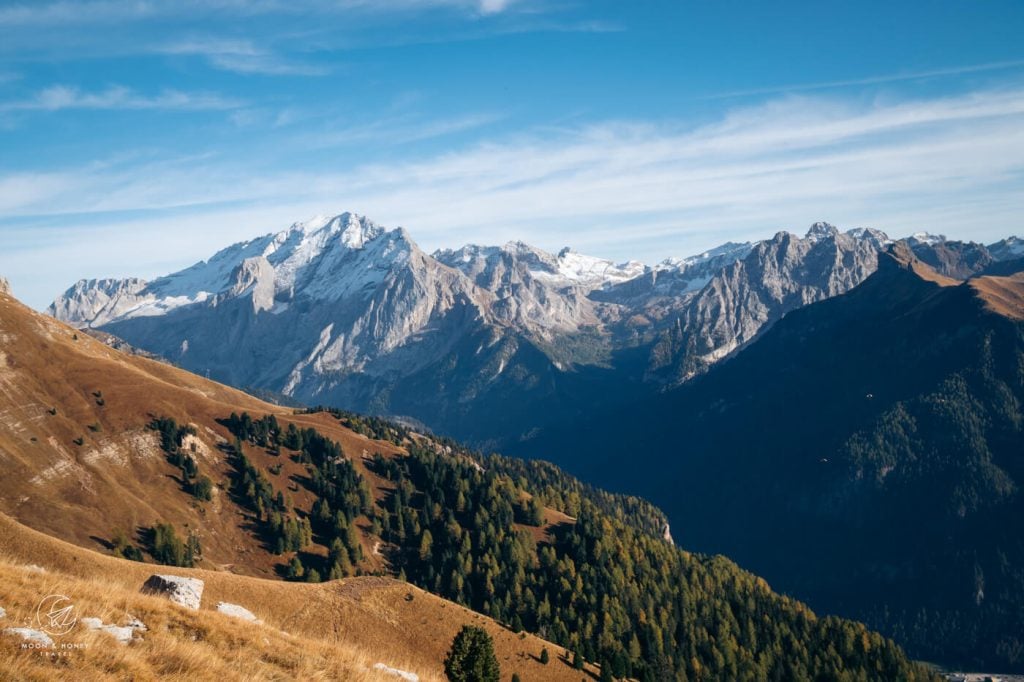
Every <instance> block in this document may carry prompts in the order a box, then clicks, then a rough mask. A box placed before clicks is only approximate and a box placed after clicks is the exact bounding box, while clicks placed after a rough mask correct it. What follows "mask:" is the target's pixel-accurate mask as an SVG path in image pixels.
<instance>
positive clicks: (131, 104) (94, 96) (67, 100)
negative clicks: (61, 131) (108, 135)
mask: <svg viewBox="0 0 1024 682" xmlns="http://www.w3.org/2000/svg"><path fill="white" fill-rule="evenodd" d="M241 105H242V103H241V102H240V101H238V100H234V99H229V98H225V97H222V96H220V95H217V94H214V93H204V92H199V93H196V92H182V91H180V90H170V89H166V90H161V91H160V92H158V93H156V94H152V95H146V94H142V93H139V92H136V91H135V90H132V89H131V88H126V87H123V86H119V85H113V86H110V87H108V88H106V89H105V90H100V91H97V92H88V91H83V90H81V89H79V88H77V87H73V86H67V85H54V86H51V87H48V88H45V89H43V90H40V91H39V92H37V93H36V94H35V95H33V96H31V97H29V98H26V99H20V100H9V101H4V102H0V112H24V111H60V110H63V109H109V110H143V109H154V110H191V111H201V110H218V109H233V108H236V107H239V106H241Z"/></svg>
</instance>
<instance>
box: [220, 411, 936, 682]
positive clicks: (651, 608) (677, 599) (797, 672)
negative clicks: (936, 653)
mask: <svg viewBox="0 0 1024 682" xmlns="http://www.w3.org/2000/svg"><path fill="white" fill-rule="evenodd" d="M341 419H342V420H343V421H344V422H345V423H347V424H349V425H353V426H355V425H358V428H359V429H360V430H365V431H367V432H370V433H372V434H374V435H376V436H378V437H381V436H384V437H387V436H391V437H395V438H397V439H401V442H403V443H405V446H406V450H407V453H408V454H406V455H405V456H399V457H385V456H383V455H381V454H374V455H373V456H372V457H371V458H370V459H369V461H368V462H367V467H368V469H369V470H370V471H371V472H373V473H374V474H375V475H377V476H379V477H381V478H382V479H384V480H385V481H387V483H386V484H385V485H386V486H387V487H388V491H387V493H386V494H385V495H383V496H381V497H380V498H378V502H377V503H376V504H374V503H372V502H371V500H373V496H372V495H369V494H368V493H367V489H366V484H365V481H364V479H362V478H361V477H360V476H359V475H358V474H356V473H355V472H354V470H353V469H352V467H351V466H349V465H347V463H346V462H345V460H344V457H343V455H342V453H341V452H340V451H339V450H335V449H333V448H332V447H331V446H330V444H329V443H324V442H322V441H321V440H320V439H319V437H318V435H317V434H316V432H315V431H311V430H305V431H303V430H297V429H294V428H287V429H285V428H282V427H281V425H280V422H279V421H278V420H277V418H276V417H274V416H272V415H271V416H269V417H265V418H259V419H254V418H252V417H251V416H250V415H248V414H247V413H245V414H242V415H232V416H231V417H230V418H229V419H228V420H227V422H226V423H227V424H228V426H229V428H230V429H231V430H232V432H233V433H234V434H235V436H236V439H237V440H236V442H235V445H234V446H233V449H234V450H235V451H236V452H242V451H245V450H247V449H248V447H249V446H250V445H252V446H255V448H256V450H257V452H258V453H259V454H253V455H251V456H250V457H239V456H237V455H236V459H237V466H238V469H239V474H240V476H241V478H239V479H238V486H239V490H241V489H242V488H245V492H244V493H243V499H244V500H245V504H246V505H247V506H248V507H249V508H250V509H252V510H255V511H256V512H257V517H256V518H257V520H258V521H259V522H260V525H259V528H260V532H261V533H262V534H263V537H264V539H265V540H266V542H267V543H268V546H272V547H276V549H275V551H280V553H282V554H286V553H288V550H289V549H295V550H302V551H300V552H299V553H298V554H297V555H296V556H295V557H293V558H292V559H291V562H290V564H289V567H288V569H287V573H286V575H288V576H289V577H291V578H302V577H303V576H307V577H308V575H309V572H310V571H315V572H316V575H317V578H316V580H319V579H320V576H323V575H328V576H331V577H338V576H342V575H345V574H346V572H348V571H351V567H352V563H351V562H353V561H357V560H358V559H359V558H361V557H360V556H359V553H358V550H357V549H354V548H356V547H358V544H357V541H355V540H352V539H349V536H350V534H351V533H352V528H353V524H355V523H358V522H360V521H362V520H363V519H366V520H367V521H368V522H369V523H370V532H371V534H372V535H373V536H374V537H379V538H380V539H381V541H382V543H383V544H382V545H381V548H382V549H381V550H380V551H382V552H383V553H384V554H385V556H386V557H387V559H388V570H389V571H391V572H393V573H394V572H397V573H398V575H399V576H400V577H401V578H403V579H406V580H409V581H410V582H412V583H414V584H416V585H418V586H420V587H422V588H424V589H427V590H430V591H432V592H434V593H436V594H439V595H441V596H444V597H446V598H448V599H452V600H454V601H456V602H458V603H461V604H465V605H466V606H469V607H470V608H472V609H474V610H476V611H479V612H481V613H484V614H485V615H488V616H491V617H492V618H494V619H495V620H497V621H498V622H501V623H506V624H508V625H509V627H511V628H512V630H513V631H516V632H518V631H520V630H527V631H530V632H533V633H536V634H538V635H540V636H541V637H543V638H545V639H549V640H551V641H552V642H554V643H556V644H558V645H560V646H562V647H565V648H566V649H567V650H568V651H570V652H572V659H573V660H574V661H575V660H576V659H580V660H586V661H592V662H597V663H599V664H600V666H601V669H602V670H609V671H611V674H612V675H613V676H614V677H616V678H624V677H629V678H637V679H642V680H665V679H682V680H686V679H704V678H706V679H737V680H740V679H748V680H764V679H779V680H788V679H802V678H808V679H810V678H816V677H821V676H824V677H826V678H837V679H842V678H843V677H844V676H849V678H850V679H870V678H872V677H873V676H875V675H880V676H881V677H883V678H885V679H890V678H908V679H921V678H926V677H928V676H929V675H930V673H928V671H927V670H926V669H924V668H919V667H915V666H914V665H912V664H910V663H908V662H907V661H906V659H905V658H904V657H903V654H902V652H900V650H899V649H898V648H897V647H896V646H895V645H894V644H892V642H891V641H887V640H885V639H884V638H881V637H879V636H878V635H876V634H873V633H870V632H868V631H867V630H865V629H864V628H863V627H862V626H860V625H859V624H856V623H853V622H850V621H843V620H841V619H837V618H832V617H827V618H818V617H816V616H815V615H814V614H813V613H812V612H811V611H809V610H808V609H807V608H806V607H805V606H803V605H802V604H801V603H799V602H797V601H794V600H791V599H788V598H785V597H781V596H779V595H777V594H775V593H774V592H772V591H771V589H770V588H769V587H768V585H767V583H765V582H764V581H763V580H760V579H758V578H756V577H755V576H753V575H751V574H749V573H747V572H745V571H743V570H741V569H739V568H738V567H737V566H736V565H735V564H733V563H732V562H730V561H729V560H727V559H725V558H724V557H706V556H702V555H696V554H691V553H689V552H685V551H683V550H680V549H678V548H676V547H675V546H674V545H673V544H672V543H671V542H669V541H667V540H666V539H665V538H664V537H663V535H664V531H665V523H664V517H663V515H662V514H661V513H660V512H659V511H658V510H657V509H655V508H653V507H651V506H650V505H649V504H647V503H645V502H643V501H641V500H638V499H636V498H629V497H624V496H621V495H611V494H608V493H604V492H602V491H599V490H596V489H594V488H591V487H589V486H584V485H582V484H580V483H579V482H578V481H576V480H575V479H573V478H571V477H569V476H567V475H565V474H564V473H562V472H561V471H559V470H558V469H557V468H555V467H553V466H551V465H547V464H543V463H532V462H531V463H527V462H523V461H521V460H513V459H508V458H503V457H499V456H489V457H488V456H481V455H474V454H472V453H469V452H468V451H466V450H464V449H462V448H460V447H459V446H457V445H456V444H454V443H452V442H451V441H438V440H434V439H433V438H429V437H425V436H422V435H418V434H411V433H410V434H408V436H407V437H406V438H403V437H402V434H403V430H402V429H401V427H398V426H394V425H387V424H386V423H385V422H380V421H378V422H376V425H371V424H369V423H368V422H366V421H364V420H361V419H360V418H358V417H355V416H353V415H347V414H346V415H341ZM292 450H294V451H296V453H297V455H296V456H297V457H298V458H299V459H300V461H303V462H306V463H307V464H308V465H309V470H310V485H311V488H312V489H313V490H315V491H316V493H317V495H316V500H315V501H314V503H313V506H312V507H311V509H310V510H309V514H308V518H309V519H310V520H311V525H310V528H309V530H303V527H304V526H303V523H304V522H303V521H302V520H300V519H301V517H300V516H294V517H293V516H292V514H294V513H295V512H297V511H298V510H293V509H291V508H289V507H288V505H287V503H285V502H283V501H282V502H278V501H277V500H278V499H279V498H278V497H277V496H276V495H275V491H274V488H273V485H272V484H271V483H269V481H268V480H267V479H266V478H265V477H264V476H263V475H262V474H261V473H260V470H259V467H258V465H256V464H254V463H253V462H258V461H260V460H264V459H265V458H267V457H270V458H278V457H281V456H283V455H284V454H286V453H288V452H289V451H292ZM280 499H281V500H283V499H284V498H280ZM303 533H307V534H308V535H307V536H306V537H305V538H303ZM304 543H305V544H304ZM315 544H320V545H323V546H324V547H325V548H327V550H328V551H327V552H326V556H323V554H324V552H321V551H316V550H319V548H316V550H313V551H310V550H312V545H315ZM303 547H305V549H303ZM769 643H771V644H769Z"/></svg>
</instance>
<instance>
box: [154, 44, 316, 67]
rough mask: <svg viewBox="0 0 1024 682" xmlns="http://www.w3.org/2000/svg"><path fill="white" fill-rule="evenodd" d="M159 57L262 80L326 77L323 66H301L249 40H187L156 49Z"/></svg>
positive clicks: (302, 64) (307, 64) (301, 64)
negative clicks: (198, 61)
mask: <svg viewBox="0 0 1024 682" xmlns="http://www.w3.org/2000/svg"><path fill="white" fill-rule="evenodd" d="M155 52H157V53H158V54H166V55H178V56H198V57H201V58H203V59H205V60H206V61H207V62H208V63H209V64H210V65H211V66H213V67H214V68H216V69H221V70H223V71H233V72H235V73H242V74H259V75H265V76H326V75H327V74H329V73H330V72H331V70H330V69H329V68H328V67H327V66H325V65H323V64H312V63H304V62H301V61H298V60H295V59H292V58H287V57H284V56H282V55H280V54H276V53H274V52H272V51H270V50H268V49H266V48H258V47H256V46H255V45H254V44H253V43H252V42H251V41H248V40H223V39H217V38H213V39H211V38H205V39H195V38H193V39H190V40H184V41H180V42H175V43H170V44H167V45H162V46H158V47H156V48H155Z"/></svg>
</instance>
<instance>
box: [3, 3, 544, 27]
mask: <svg viewBox="0 0 1024 682" xmlns="http://www.w3.org/2000/svg"><path fill="white" fill-rule="evenodd" d="M518 4H523V3H522V1H521V0H387V1H381V0H175V1H174V2H163V1H156V0H57V1H56V2H21V3H18V4H10V5H7V6H5V7H0V26H61V25H64V26H81V25H90V24H107V23H111V22H117V23H123V22H139V21H150V20H156V19H176V18H195V17H197V16H211V15H220V16H238V17H247V16H259V15H274V14H280V15H296V14H312V15H321V16H331V15H338V14H343V13H346V12H362V13H366V14H378V15H387V14H395V13H403V12H404V13H408V12H415V11H429V10H437V9H449V10H456V11H460V12H463V13H467V14H470V15H495V14H502V13H504V12H507V11H509V10H510V9H511V8H513V7H514V6H515V5H518ZM535 11H536V10H535Z"/></svg>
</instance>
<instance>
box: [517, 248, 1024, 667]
mask: <svg viewBox="0 0 1024 682" xmlns="http://www.w3.org/2000/svg"><path fill="white" fill-rule="evenodd" d="M923 241H924V240H922V239H912V240H908V242H901V243H898V244H894V245H891V246H889V247H887V248H886V250H885V252H884V253H883V254H882V255H880V256H879V264H878V268H877V270H876V271H875V273H874V274H872V275H871V276H870V277H868V278H867V280H865V281H864V282H863V283H862V284H860V285H859V286H857V287H855V288H853V289H852V290H851V291H849V292H848V293H846V294H845V295H841V296H836V297H834V298H831V299H830V300H827V301H822V302H819V303H815V304H812V305H808V306H806V307H803V308H801V309H799V310H795V311H792V312H790V313H789V314H787V315H786V316H785V317H784V318H783V319H782V320H781V321H779V322H778V323H777V324H775V325H774V326H772V328H771V329H770V330H768V331H767V332H766V333H763V334H762V335H761V336H760V338H759V339H757V340H756V341H755V342H754V343H752V344H751V345H750V346H749V347H747V348H746V349H745V350H743V352H741V353H739V354H738V355H736V356H735V357H734V358H733V359H731V360H730V361H728V362H724V363H721V364H720V365H719V366H716V367H714V368H713V369H712V370H710V371H709V372H707V373H705V374H704V375H702V376H701V377H699V378H696V379H695V380H693V381H690V382H687V383H686V384H684V385H682V386H680V387H678V388H675V389H673V390H671V391H668V392H666V393H663V394H660V395H657V396H652V397H649V398H647V399H645V400H642V401H639V402H637V403H634V404H631V405H629V406H625V407H622V408H620V409H616V410H614V411H608V412H604V413H597V414H594V415H591V416H590V417H588V418H585V419H582V420H578V421H573V422H567V423H563V424H560V425H557V426H555V427H552V428H551V429H548V430H546V431H544V432H542V433H540V434H538V435H537V437H535V438H533V439H531V440H530V441H528V442H526V443H521V444H518V447H517V450H518V451H520V452H529V453H530V454H531V455H532V456H539V457H547V458H551V459H554V460H556V461H558V462H559V463H560V464H561V465H562V466H565V467H567V468H568V469H569V470H571V471H574V472H576V473H578V474H580V475H582V476H584V477H586V478H587V480H590V481H592V482H594V483H595V484H597V485H608V486H614V487H615V489H616V490H620V491H625V492H629V493H632V494H638V495H643V496H644V497H647V498H648V499H650V500H652V501H653V502H654V503H655V504H658V505H660V506H661V507H662V508H663V509H665V511H666V512H667V514H668V515H669V518H670V520H671V521H672V533H673V536H674V537H675V539H676V540H677V541H678V542H680V543H681V544H683V545H685V546H688V547H694V548H695V549H697V550H698V551H702V552H711V553H723V554H726V555H728V556H730V557H731V558H734V559H735V560H737V561H738V562H739V563H740V564H741V565H744V566H746V567H748V568H750V569H752V570H754V571H757V572H758V573H759V574H761V575H764V576H765V577H766V578H767V579H768V580H769V581H770V582H771V583H772V585H773V586H775V587H776V588H778V589H780V590H782V591H784V592H787V593H790V594H794V595H796V596H798V597H799V598H801V599H806V600H808V602H809V603H810V604H811V605H812V606H814V607H815V608H820V609H824V610H829V611H835V612H837V613H841V614H843V615H845V616H848V617H853V618H859V619H864V620H865V621H866V622H868V623H869V624H871V625H872V626H873V627H877V628H879V629H880V630H881V631H882V632H885V633H886V634H889V635H891V636H894V637H895V638H896V639H897V641H899V642H900V643H901V644H903V645H904V646H906V647H907V648H908V650H909V651H910V652H911V654H912V655H914V656H916V657H920V658H923V659H925V660H933V661H942V662H944V663H947V664H951V665H959V666H965V667H968V666H970V667H974V666H983V667H985V668H988V669H996V670H1001V671H1010V670H1014V671H1024V492H1022V490H1024V447H1022V444H1024V262H1021V261H1020V260H1017V261H1011V260H1004V261H994V260H993V259H994V258H995V255H1000V256H1006V255H1015V254H1016V253H1018V252H1019V251H1018V249H1017V248H1015V246H1016V244H1017V243H1016V242H1013V241H1009V242H1006V243H1004V244H1002V245H1001V246H1002V247H1005V250H1002V251H1000V249H999V248H991V249H984V248H983V247H978V246H977V245H959V244H954V245H951V244H949V243H948V242H943V241H936V242H935V243H933V244H930V245H929V246H930V247H931V248H928V249H922V248H921V244H922V242H923ZM910 247H913V251H912V250H911V248H910ZM916 254H922V255H924V256H926V257H928V258H930V259H931V262H933V263H936V264H937V265H938V266H939V269H940V270H943V271H945V272H948V273H954V274H964V273H965V272H968V271H971V270H975V269H977V268H984V271H986V272H992V271H995V272H996V273H997V274H994V275H993V274H985V275H981V276H975V277H972V278H971V279H968V280H967V281H960V280H958V279H954V278H951V277H948V276H946V275H943V274H941V273H940V272H937V271H936V269H935V268H932V267H930V266H929V265H928V264H926V263H924V262H923V260H922V259H921V258H919V257H918V256H917V255H916ZM993 254H995V255H993ZM1013 268H1015V269H1016V273H1015V274H1008V272H1007V271H1008V270H1012V269H1013Z"/></svg>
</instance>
